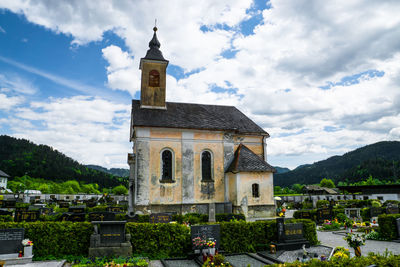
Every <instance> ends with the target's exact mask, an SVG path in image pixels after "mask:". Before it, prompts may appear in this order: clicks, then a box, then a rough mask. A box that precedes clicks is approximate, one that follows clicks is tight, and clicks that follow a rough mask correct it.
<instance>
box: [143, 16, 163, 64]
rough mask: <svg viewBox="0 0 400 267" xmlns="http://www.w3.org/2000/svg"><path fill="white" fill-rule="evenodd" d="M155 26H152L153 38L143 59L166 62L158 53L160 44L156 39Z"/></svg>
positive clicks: (160, 53) (159, 52)
mask: <svg viewBox="0 0 400 267" xmlns="http://www.w3.org/2000/svg"><path fill="white" fill-rule="evenodd" d="M156 23H157V20H156V21H155V25H156ZM157 30H158V29H157V26H154V28H153V31H154V33H153V38H152V39H151V40H150V42H149V48H150V49H149V50H147V53H146V56H145V57H144V59H152V60H159V61H167V62H168V60H166V59H165V58H164V56H163V54H162V52H161V51H160V46H161V44H160V42H159V41H158V39H157Z"/></svg>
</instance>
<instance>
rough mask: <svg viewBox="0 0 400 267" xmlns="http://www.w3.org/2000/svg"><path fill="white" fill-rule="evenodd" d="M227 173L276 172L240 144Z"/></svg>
mask: <svg viewBox="0 0 400 267" xmlns="http://www.w3.org/2000/svg"><path fill="white" fill-rule="evenodd" d="M227 172H233V173H237V172H276V170H275V169H274V167H272V166H271V165H269V164H268V163H267V162H265V161H264V160H263V159H262V158H260V157H259V156H258V155H256V154H254V152H253V151H251V150H250V149H249V148H247V147H246V146H245V145H243V144H240V145H239V146H238V148H237V149H236V151H235V157H234V158H233V161H232V163H231V165H230V166H229V167H228V170H227Z"/></svg>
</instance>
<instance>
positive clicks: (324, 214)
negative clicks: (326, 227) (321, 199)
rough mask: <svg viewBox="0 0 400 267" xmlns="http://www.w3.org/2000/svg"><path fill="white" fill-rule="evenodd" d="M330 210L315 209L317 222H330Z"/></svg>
mask: <svg viewBox="0 0 400 267" xmlns="http://www.w3.org/2000/svg"><path fill="white" fill-rule="evenodd" d="M332 217H333V214H332V209H330V208H321V209H317V221H318V222H323V221H325V220H329V221H332Z"/></svg>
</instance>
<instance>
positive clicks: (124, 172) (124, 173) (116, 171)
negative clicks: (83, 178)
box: [85, 165, 129, 177]
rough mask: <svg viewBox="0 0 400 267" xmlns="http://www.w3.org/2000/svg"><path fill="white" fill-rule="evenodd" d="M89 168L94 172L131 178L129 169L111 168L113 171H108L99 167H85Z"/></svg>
mask: <svg viewBox="0 0 400 267" xmlns="http://www.w3.org/2000/svg"><path fill="white" fill-rule="evenodd" d="M85 166H86V167H88V168H91V169H93V170H98V171H102V172H106V173H109V174H112V175H115V176H118V177H129V169H122V168H111V169H107V168H104V167H101V166H99V165H85Z"/></svg>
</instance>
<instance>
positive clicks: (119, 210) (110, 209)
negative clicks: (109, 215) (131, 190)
mask: <svg viewBox="0 0 400 267" xmlns="http://www.w3.org/2000/svg"><path fill="white" fill-rule="evenodd" d="M106 211H109V212H122V208H121V207H111V206H110V207H107V208H106Z"/></svg>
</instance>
